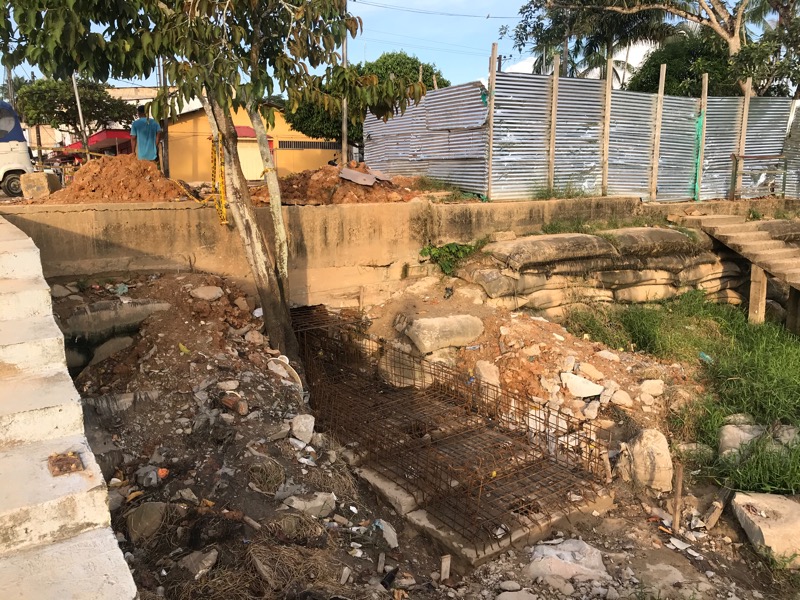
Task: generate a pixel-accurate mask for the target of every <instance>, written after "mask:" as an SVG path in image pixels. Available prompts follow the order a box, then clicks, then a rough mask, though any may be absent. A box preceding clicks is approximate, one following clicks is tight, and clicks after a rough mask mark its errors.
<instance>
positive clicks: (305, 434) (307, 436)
mask: <svg viewBox="0 0 800 600" xmlns="http://www.w3.org/2000/svg"><path fill="white" fill-rule="evenodd" d="M292 435H293V436H294V437H296V438H297V439H298V440H300V441H301V442H305V443H306V444H310V443H311V438H312V437H313V436H314V416H313V415H297V416H296V417H295V418H294V419H292Z"/></svg>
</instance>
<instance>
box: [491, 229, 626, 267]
mask: <svg viewBox="0 0 800 600" xmlns="http://www.w3.org/2000/svg"><path fill="white" fill-rule="evenodd" d="M483 251H484V252H485V253H487V254H491V255H492V256H493V257H494V258H495V259H497V260H498V261H500V262H501V263H503V264H505V265H506V266H508V267H509V268H511V269H514V270H515V271H523V270H525V269H526V268H529V267H534V266H537V265H545V264H549V263H557V262H561V261H574V260H576V259H588V258H591V259H597V258H602V257H611V256H617V251H616V250H615V249H614V246H612V245H611V243H610V242H609V241H608V240H605V239H603V238H601V237H597V236H594V235H587V234H584V233H558V234H554V235H532V236H527V237H521V238H517V239H516V240H511V241H507V242H494V243H491V244H488V245H487V246H485V247H484V248H483Z"/></svg>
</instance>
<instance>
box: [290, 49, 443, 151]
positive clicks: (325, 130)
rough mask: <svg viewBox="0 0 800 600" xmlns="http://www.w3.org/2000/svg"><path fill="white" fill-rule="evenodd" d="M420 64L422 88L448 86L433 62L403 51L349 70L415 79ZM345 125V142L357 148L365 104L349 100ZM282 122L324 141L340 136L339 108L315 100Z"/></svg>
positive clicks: (387, 79) (385, 78) (381, 78)
mask: <svg viewBox="0 0 800 600" xmlns="http://www.w3.org/2000/svg"><path fill="white" fill-rule="evenodd" d="M420 67H422V83H423V84H424V85H425V89H427V90H431V89H433V88H434V76H435V78H436V86H438V87H440V88H444V87H450V81H449V80H447V79H445V78H444V75H442V72H441V71H440V70H439V69H437V68H436V65H435V64H432V63H425V62H422V61H421V60H420V59H419V58H417V57H416V56H410V55H408V54H406V53H405V52H402V51H400V52H385V53H383V54H381V56H379V57H378V58H377V59H376V60H374V61H372V62H366V63H361V64H356V65H353V69H354V70H355V71H356V72H358V73H360V74H361V75H362V76H364V75H374V76H375V77H377V78H378V81H379V82H391V81H396V80H405V81H418V80H419V70H420ZM348 113H349V117H350V118H349V121H350V123H349V125H348V128H347V138H348V140H347V141H348V142H349V143H350V144H351V145H353V146H357V147H359V148H362V147H363V146H364V129H363V126H362V124H363V122H364V118H365V117H366V114H367V105H366V104H365V103H364V102H360V103H359V102H357V101H354V100H353V99H351V101H350V106H349V110H348ZM284 117H285V118H286V121H287V122H288V123H289V125H291V127H292V129H294V130H295V131H299V132H300V133H303V134H305V135H307V136H309V137H313V138H321V139H326V140H337V141H341V139H342V113H341V111H328V110H326V109H325V108H324V107H323V106H320V105H319V104H318V103H315V102H303V103H301V104H299V105H298V106H297V108H296V110H294V111H286V113H285V114H284Z"/></svg>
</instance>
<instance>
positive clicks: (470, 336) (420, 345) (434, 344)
mask: <svg viewBox="0 0 800 600" xmlns="http://www.w3.org/2000/svg"><path fill="white" fill-rule="evenodd" d="M482 333H483V321H481V320H480V319H479V318H478V317H475V316H473V315H451V316H449V317H433V318H427V319H416V320H415V321H414V322H413V323H412V324H411V325H410V326H408V327H407V328H406V335H407V336H408V337H409V338H411V341H412V342H414V345H415V346H416V347H417V349H418V350H419V351H420V352H422V353H423V354H427V353H428V352H433V351H434V350H438V349H439V348H446V347H448V346H466V345H467V344H469V343H470V342H472V341H474V340H475V339H476V338H478V337H479V336H480V335H481V334H482Z"/></svg>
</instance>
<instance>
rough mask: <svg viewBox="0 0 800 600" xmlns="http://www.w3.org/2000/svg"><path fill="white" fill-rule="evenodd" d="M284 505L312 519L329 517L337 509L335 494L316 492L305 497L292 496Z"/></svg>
mask: <svg viewBox="0 0 800 600" xmlns="http://www.w3.org/2000/svg"><path fill="white" fill-rule="evenodd" d="M283 503H284V504H285V505H286V506H288V507H289V508H294V509H295V510H299V511H300V512H304V513H306V514H307V515H310V516H312V517H327V516H328V515H329V514H331V513H332V512H333V511H334V510H335V509H336V496H335V495H334V494H333V493H327V492H316V493H315V494H306V495H305V496H290V497H289V498H286V500H284V501H283Z"/></svg>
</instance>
